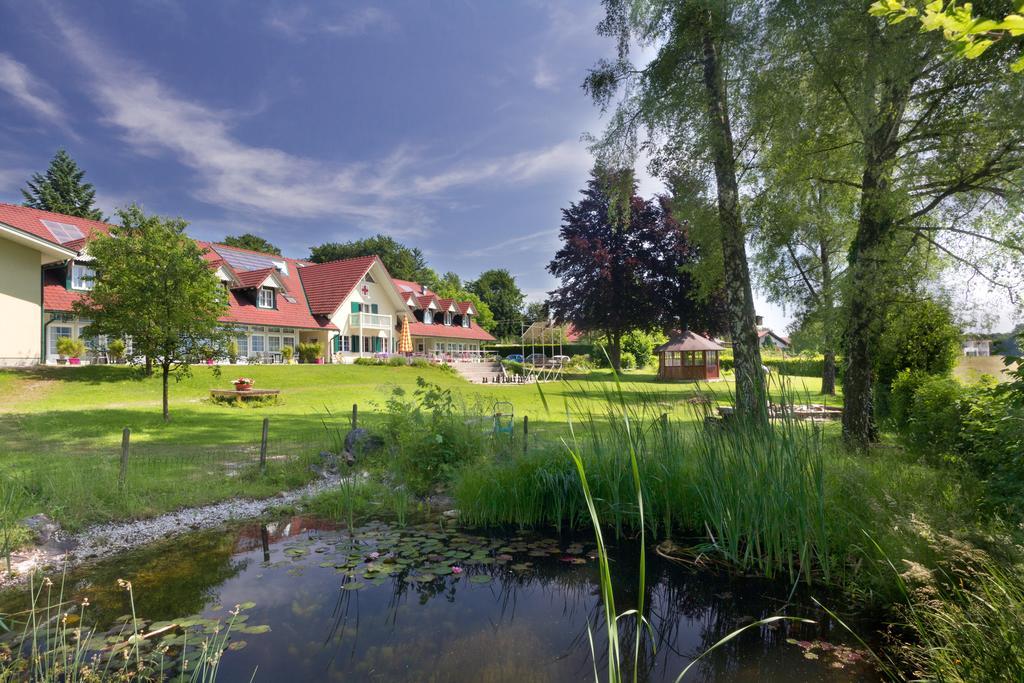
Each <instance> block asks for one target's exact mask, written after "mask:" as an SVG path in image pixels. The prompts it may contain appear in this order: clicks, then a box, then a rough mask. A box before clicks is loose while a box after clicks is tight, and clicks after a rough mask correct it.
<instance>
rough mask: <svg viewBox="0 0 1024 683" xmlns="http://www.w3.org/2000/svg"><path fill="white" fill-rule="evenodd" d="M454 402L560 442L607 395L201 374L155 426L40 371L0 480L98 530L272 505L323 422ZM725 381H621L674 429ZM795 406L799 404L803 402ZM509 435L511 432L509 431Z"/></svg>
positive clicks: (110, 386)
mask: <svg viewBox="0 0 1024 683" xmlns="http://www.w3.org/2000/svg"><path fill="white" fill-rule="evenodd" d="M238 375H245V376H248V377H252V378H253V379H254V380H255V382H256V386H257V387H258V388H274V389H280V390H281V391H282V399H281V401H280V403H279V404H278V405H268V406H263V407H259V408H251V407H249V408H235V407H231V406H225V405H221V404H217V403H212V402H210V401H209V398H208V397H209V390H210V389H213V388H230V380H231V379H233V378H234V377H236V376H238ZM419 377H423V378H424V379H426V380H428V381H430V382H434V383H437V384H440V385H442V386H444V387H446V388H449V389H451V390H452V392H453V393H455V394H456V395H458V396H460V397H461V398H462V399H463V400H465V401H466V402H467V403H468V404H476V403H478V402H479V403H480V404H481V405H483V406H485V407H484V411H483V412H485V413H487V414H489V413H490V406H491V405H492V404H493V403H494V402H495V401H509V402H511V403H512V404H513V406H514V411H515V415H516V418H517V422H518V423H519V424H521V422H519V421H520V420H521V418H522V416H524V415H525V416H529V417H530V426H531V429H530V432H531V438H533V439H540V440H544V439H547V438H558V437H560V436H561V435H562V434H563V433H564V430H565V425H564V422H565V408H564V407H565V404H566V401H567V400H569V401H572V402H574V403H575V404H576V405H577V407H583V408H584V409H585V408H586V407H588V406H593V407H594V408H595V410H596V411H601V410H602V409H601V401H600V398H601V397H602V396H603V395H604V392H606V391H609V390H613V389H614V388H615V386H616V385H615V382H614V378H613V376H612V375H611V373H610V372H607V371H604V372H595V373H591V374H589V375H586V376H582V377H575V378H572V379H571V380H568V381H562V382H554V383H547V384H545V385H544V386H543V391H544V396H545V398H546V399H547V402H548V406H549V408H550V412H549V411H546V410H545V408H544V405H543V401H542V398H541V394H540V392H539V391H538V390H537V388H536V387H535V386H522V385H471V384H469V383H467V382H465V381H464V380H462V379H461V378H460V377H458V376H457V375H454V374H452V373H450V372H446V371H443V370H441V369H438V368H394V367H369V366H353V365H347V366H305V365H294V366H252V367H224V368H223V369H222V373H221V375H220V376H219V377H218V376H216V375H215V374H214V372H213V371H212V370H211V369H210V368H207V367H197V368H195V371H194V373H193V376H192V377H191V378H187V379H184V380H182V381H181V382H173V381H172V385H171V421H170V422H169V423H166V424H165V423H164V422H163V420H162V419H161V417H160V382H159V379H158V378H157V377H150V378H143V377H141V376H140V374H139V372H138V371H137V370H134V369H131V368H126V367H80V368H68V367H47V368H37V369H32V370H7V371H0V444H3V450H2V451H0V473H2V474H3V475H4V477H5V478H6V477H19V478H20V480H21V481H22V482H24V483H25V485H26V486H27V487H28V489H29V490H30V491H31V492H32V494H33V495H32V498H33V500H32V504H31V510H32V511H35V510H45V511H47V512H49V513H51V514H54V515H56V516H57V517H58V518H60V519H61V520H62V521H63V522H64V523H65V524H67V525H69V526H72V527H78V526H81V525H84V524H88V523H95V522H99V521H105V520H107V519H118V518H129V517H137V516H147V515H154V514H160V513H162V512H166V511H168V510H173V509H175V508H178V507H182V506H187V505H197V504H203V503H208V502H212V501H216V500H220V499H224V498H229V497H232V496H238V495H252V496H268V495H272V494H274V493H276V492H277V491H279V490H282V489H285V488H290V487H294V486H298V485H301V484H302V483H304V482H305V481H308V480H309V479H310V478H311V477H312V474H311V472H310V469H309V465H310V464H311V463H312V462H313V461H314V460H315V458H316V456H317V453H318V452H319V450H321V449H322V448H323V447H324V441H323V439H324V429H323V424H322V420H323V419H325V418H327V419H332V418H329V417H328V416H329V415H333V416H334V417H333V419H335V420H347V419H348V416H349V415H350V414H351V410H352V405H353V404H358V405H359V414H360V421H361V423H363V424H365V425H369V426H371V427H372V426H373V424H374V423H375V422H377V421H378V420H379V419H380V414H381V412H382V411H383V410H384V404H385V402H386V400H387V398H388V397H389V396H390V394H391V392H392V391H393V389H395V388H396V387H401V388H402V389H404V390H405V391H407V392H411V391H414V390H415V388H416V382H417V378H419ZM791 381H792V388H793V390H794V391H795V393H796V394H798V395H801V396H805V397H806V398H807V400H811V401H820V400H822V397H821V396H818V395H817V394H815V393H813V392H816V391H817V388H818V380H817V379H815V378H792V380H791ZM732 389H733V385H732V383H731V382H730V381H722V382H715V383H710V384H702V385H695V384H686V383H661V382H656V381H655V378H654V375H653V373H652V372H635V373H629V374H627V375H626V376H624V377H623V379H622V391H623V392H624V393H625V394H626V395H627V396H628V397H630V398H631V399H635V400H640V399H641V397H644V398H645V400H652V399H653V400H654V401H656V402H657V403H658V405H659V406H660V407H661V408H662V409H663V410H664V412H666V413H670V414H672V415H673V416H674V417H675V418H676V419H679V420H692V419H694V414H693V412H692V411H691V410H690V406H689V404H688V403H687V399H689V398H692V397H693V396H695V395H696V394H697V393H698V392H705V393H710V394H712V395H714V397H715V398H716V399H718V400H722V401H729V400H730V399H729V394H730V392H731V391H732ZM801 400H803V399H801ZM829 400H830V401H831V402H832V403H835V402H836V401H837V399H836V398H835V397H830V398H829ZM264 417H269V418H270V448H269V457H270V468H269V472H268V474H267V475H265V476H259V475H258V474H257V472H256V471H255V463H256V461H257V460H258V452H259V440H260V431H261V423H262V420H263V418H264ZM125 427H129V428H130V429H131V430H132V436H131V442H132V448H131V458H130V461H129V462H130V466H129V469H128V481H127V485H126V486H125V487H124V490H122V491H118V489H117V476H118V467H119V458H120V450H121V449H120V444H121V433H122V429H123V428H125ZM517 429H518V424H517Z"/></svg>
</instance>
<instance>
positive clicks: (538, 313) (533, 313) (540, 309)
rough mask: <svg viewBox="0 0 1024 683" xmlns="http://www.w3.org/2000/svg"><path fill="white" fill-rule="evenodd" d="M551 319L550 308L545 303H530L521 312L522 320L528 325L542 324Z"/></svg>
mask: <svg viewBox="0 0 1024 683" xmlns="http://www.w3.org/2000/svg"><path fill="white" fill-rule="evenodd" d="M550 318H551V307H550V305H549V304H548V302H546V301H531V302H530V303H528V304H526V308H525V309H524V311H523V320H524V322H525V323H526V324H527V325H529V324H530V323H535V322H544V321H545V320H549V319H550Z"/></svg>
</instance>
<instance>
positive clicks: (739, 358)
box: [584, 0, 767, 425]
mask: <svg viewBox="0 0 1024 683" xmlns="http://www.w3.org/2000/svg"><path fill="white" fill-rule="evenodd" d="M604 4H605V8H606V10H607V14H606V17H605V19H604V20H603V21H602V22H601V24H600V25H599V26H598V30H599V32H600V33H602V34H605V35H610V36H614V37H616V38H617V40H618V58H617V59H616V60H615V61H609V60H602V61H601V62H599V63H598V65H597V67H596V68H595V69H594V70H593V71H592V72H591V74H590V75H589V76H588V78H587V80H586V82H585V84H584V87H585V88H586V89H587V91H588V92H589V93H590V94H591V96H592V97H593V98H594V100H595V102H597V103H598V104H599V105H600V106H601V107H602V109H604V108H607V107H608V105H609V104H610V102H611V99H612V97H613V96H614V95H615V93H616V92H618V91H619V90H620V89H621V90H623V91H625V93H626V95H625V97H624V99H623V100H622V101H621V102H620V103H619V104H618V106H617V109H616V111H615V113H614V115H613V117H612V120H611V122H610V124H609V126H608V129H607V131H606V133H605V137H604V139H603V140H602V141H600V142H599V143H598V145H596V149H597V150H598V151H599V153H602V154H606V155H607V154H608V153H609V152H611V153H613V154H618V155H621V154H622V153H623V152H622V150H625V154H627V155H628V156H629V161H630V162H631V161H632V158H633V156H634V155H635V148H636V141H637V138H638V136H639V135H640V132H639V131H640V130H646V131H648V139H647V141H646V149H647V150H648V151H651V152H653V153H654V155H655V157H656V163H655V167H656V169H657V168H659V167H660V168H661V170H663V171H666V174H671V172H672V171H678V170H680V169H682V168H683V167H684V166H688V165H698V166H702V167H707V168H708V169H709V171H710V174H711V175H713V177H714V188H715V201H716V204H717V209H718V238H719V244H720V248H721V264H722V271H723V276H724V277H723V283H724V288H725V301H726V305H727V307H728V315H729V323H730V332H731V334H732V340H733V353H734V355H735V361H734V367H735V372H736V409H737V412H738V414H740V415H741V416H746V417H749V418H752V419H754V420H756V421H757V422H759V423H760V424H763V425H766V424H767V393H766V388H765V378H764V374H763V372H762V365H761V352H760V347H759V345H758V338H757V330H756V328H755V323H754V297H753V292H752V290H751V285H750V272H749V267H748V264H747V255H746V234H745V232H744V229H743V221H742V218H741V210H740V209H741V206H740V191H739V180H738V172H737V163H738V158H739V155H740V154H741V152H742V147H741V148H740V149H739V150H738V149H737V147H736V145H735V144H734V135H733V117H734V116H736V115H737V114H738V113H739V111H740V110H739V109H738V108H737V106H736V103H735V102H734V101H732V100H731V99H730V97H731V93H730V89H733V88H739V89H740V90H742V86H741V85H738V84H742V83H743V82H744V78H745V77H747V74H748V73H753V72H754V71H755V69H753V68H750V67H749V65H746V64H744V60H743V56H744V49H745V47H746V46H747V45H751V44H756V42H757V41H752V40H749V36H747V35H746V34H744V31H743V29H744V27H746V26H756V25H757V23H756V17H744V16H742V11H743V10H745V9H747V6H746V5H744V3H738V2H737V3H732V2H710V1H709V0H683V1H679V0H647V1H639V0H605V3H604ZM634 41H638V42H639V43H641V44H643V45H647V46H657V53H656V55H655V57H654V58H653V59H652V60H651V62H650V63H649V64H648V65H647V66H646V67H644V68H642V69H637V68H635V67H634V66H633V65H632V64H631V63H630V61H629V50H630V45H631V44H632V43H633V42H634ZM733 94H735V90H734V91H733ZM619 165H622V162H621V161H620V162H619Z"/></svg>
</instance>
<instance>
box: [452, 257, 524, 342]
mask: <svg viewBox="0 0 1024 683" xmlns="http://www.w3.org/2000/svg"><path fill="white" fill-rule="evenodd" d="M466 289H467V290H468V291H469V292H470V293H472V294H475V295H476V296H478V297H479V298H480V302H481V303H483V304H486V305H487V307H488V308H489V309H490V310H491V313H492V314H493V315H494V320H495V323H494V334H495V336H497V337H518V336H519V335H520V334H521V333H522V331H521V329H520V321H521V320H522V315H523V313H522V308H523V298H524V295H523V292H522V291H521V290H520V289H519V286H518V285H516V279H515V277H514V276H513V275H512V273H510V272H508V271H507V270H505V269H504V268H500V269H495V270H486V271H484V272H482V273H480V277H478V278H477V279H476V280H473V281H472V282H468V283H466Z"/></svg>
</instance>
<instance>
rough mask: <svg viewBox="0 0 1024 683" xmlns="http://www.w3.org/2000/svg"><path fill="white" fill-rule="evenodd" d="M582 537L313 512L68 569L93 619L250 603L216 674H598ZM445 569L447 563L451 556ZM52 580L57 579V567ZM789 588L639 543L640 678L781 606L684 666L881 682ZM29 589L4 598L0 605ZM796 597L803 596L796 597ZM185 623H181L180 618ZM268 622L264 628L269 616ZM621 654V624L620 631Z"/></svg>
mask: <svg viewBox="0 0 1024 683" xmlns="http://www.w3.org/2000/svg"><path fill="white" fill-rule="evenodd" d="M593 551H594V545H593V542H592V539H591V537H587V536H576V537H562V538H559V537H546V536H542V535H538V534H534V533H518V534H517V533H511V534H509V533H486V532H480V531H473V530H463V529H457V528H451V527H448V526H440V525H437V524H423V525H414V526H408V527H403V528H398V527H394V526H390V525H388V524H385V523H371V524H367V525H365V526H361V527H359V528H357V529H355V530H354V531H353V533H352V534H349V532H348V531H347V530H345V529H342V528H338V527H337V526H335V525H333V524H330V523H325V522H322V521H319V520H316V519H310V518H303V517H295V518H291V519H286V520H282V521H280V522H278V523H275V524H266V525H260V524H243V525H239V526H236V527H232V528H230V529H227V530H219V531H216V532H201V533H200V532H197V533H193V534H188V535H184V536H180V537H178V538H177V539H175V540H173V541H166V542H163V543H160V544H156V545H153V546H149V547H147V548H145V549H143V550H139V551H135V552H132V553H127V554H125V555H122V556H119V557H117V558H114V559H111V560H107V561H104V562H101V563H98V564H96V565H94V566H92V567H90V568H89V569H88V570H87V571H85V572H82V573H79V574H74V575H71V576H69V577H68V579H67V580H66V582H65V584H66V587H67V588H66V591H67V592H68V593H70V594H72V595H73V596H74V597H75V598H76V599H78V600H80V599H81V598H84V597H88V598H89V601H90V605H89V607H88V609H89V610H90V612H89V614H90V615H91V617H90V619H89V621H90V623H92V622H98V623H97V625H98V626H99V627H100V629H101V630H103V629H106V628H108V627H109V626H110V625H111V624H114V623H115V622H116V621H117V619H118V618H119V617H121V616H122V615H125V614H128V613H130V603H129V602H128V597H127V593H126V592H125V591H124V590H123V589H121V588H119V587H118V585H117V579H118V578H124V579H127V580H130V581H131V582H132V583H133V586H134V595H135V609H136V612H137V614H138V615H139V616H140V617H145V618H146V619H148V620H151V621H152V622H157V621H163V622H175V621H178V622H179V623H180V621H181V620H182V619H183V618H185V617H188V616H190V615H195V616H201V617H206V618H224V617H225V614H226V613H227V611H228V610H230V609H231V608H233V607H234V606H235V605H237V604H244V603H250V602H251V603H255V605H254V606H252V607H251V608H249V609H247V610H245V612H244V618H245V619H246V621H245V623H244V624H241V626H242V627H243V628H244V629H245V630H246V631H248V632H242V631H239V632H234V633H233V634H232V640H233V642H234V643H235V646H234V647H233V648H232V650H231V651H229V652H228V653H227V655H226V656H225V657H224V660H223V663H222V665H221V670H220V676H219V678H218V680H219V681H222V682H223V681H228V682H234V681H249V680H250V679H251V678H252V677H253V673H254V671H255V680H256V681H282V680H292V681H306V680H311V681H312V680H316V681H355V680H358V681H516V682H520V683H523V682H532V681H537V682H541V681H593V680H594V656H593V655H592V652H591V645H590V639H589V637H588V624H589V625H590V628H591V631H592V633H593V642H594V645H593V648H594V651H595V652H596V658H597V660H598V663H597V670H598V673H599V676H600V678H601V679H602V680H604V679H606V669H605V661H606V660H605V657H604V654H605V646H606V642H607V641H606V638H605V637H604V635H603V634H604V626H603V622H602V613H603V610H602V607H601V600H600V590H599V587H598V567H597V563H596V562H595V561H594V558H593ZM637 551H638V548H637V547H636V546H635V545H631V544H627V545H624V546H623V547H620V548H618V549H616V550H615V551H614V562H613V565H612V572H613V574H614V576H615V583H616V585H615V595H616V601H617V602H619V603H620V604H618V605H617V606H616V607H617V609H616V611H617V612H622V611H624V610H627V609H630V608H631V607H633V606H635V604H636V598H637V590H638V587H637V585H636V580H635V577H636V576H637V571H638V564H637V560H638V552H637ZM453 568H454V569H453ZM55 580H59V579H55ZM788 593H789V587H787V586H781V585H779V584H778V583H770V582H764V581H760V580H756V579H751V578H744V577H736V576H729V575H724V574H716V573H709V572H707V571H701V572H695V571H692V570H689V569H686V568H683V567H681V566H679V565H677V564H675V563H671V562H668V561H666V560H663V559H661V558H659V557H657V556H656V555H654V553H653V552H652V553H649V554H648V580H647V589H646V598H645V599H646V604H647V609H646V610H645V611H646V613H647V619H648V621H649V622H650V624H651V628H652V632H653V634H652V636H651V637H649V638H647V639H646V643H645V645H646V646H645V648H644V651H643V652H642V653H641V657H640V674H641V675H640V678H641V680H644V681H674V680H675V679H676V677H677V676H678V675H679V673H680V671H682V669H683V668H684V667H685V666H686V665H687V664H688V663H689V662H690V661H692V660H693V659H694V658H695V657H696V656H698V655H699V654H700V653H702V652H704V651H705V650H707V649H708V648H709V647H711V646H712V645H713V644H715V643H716V642H718V641H719V640H720V639H721V638H723V637H724V636H726V635H728V634H729V633H731V632H732V631H734V630H736V629H738V628H740V627H741V626H744V625H745V624H749V623H750V622H751V621H754V620H757V619H761V618H763V617H767V616H770V615H773V614H777V613H779V612H780V611H784V613H785V614H788V615H796V616H803V617H807V618H810V619H813V620H814V621H815V622H816V623H814V624H806V623H797V622H789V621H786V622H774V623H772V624H768V625H763V626H757V627H754V628H751V629H748V630H747V631H746V632H744V633H743V634H742V635H740V636H739V637H737V638H736V639H734V640H732V641H730V642H729V643H727V644H725V645H723V646H722V647H720V648H718V649H716V650H714V651H713V652H711V653H710V654H709V655H708V656H707V657H705V658H704V659H702V660H701V661H700V662H699V663H698V665H697V666H695V667H694V669H692V670H691V671H690V673H689V674H688V676H687V678H686V679H685V680H694V681H701V680H703V681H715V680H718V681H726V680H728V681H766V680H771V681H874V680H878V678H877V676H876V674H874V673H873V672H872V670H871V668H870V667H869V666H868V663H867V661H866V653H864V652H862V651H859V650H856V649H854V648H853V647H848V646H846V645H844V644H849V643H850V642H851V641H852V638H851V637H850V636H849V635H848V634H847V633H845V631H844V630H843V629H842V627H841V626H840V625H839V624H837V623H835V622H833V621H831V620H830V619H829V618H828V615H827V614H825V613H823V612H822V611H821V610H818V609H812V608H810V607H808V606H807V605H808V603H810V601H809V599H807V598H806V596H803V597H801V596H800V595H799V593H798V595H797V597H796V598H794V601H792V602H789V603H788V604H787V603H786V601H787V598H788ZM26 600H27V598H26V591H24V590H22V591H20V592H13V593H12V592H8V593H7V594H4V595H0V613H4V612H7V613H11V612H13V611H16V610H19V609H24V607H25V606H26ZM801 603H803V604H801ZM188 623H191V622H188ZM266 627H269V630H268V629H267V628H266ZM623 637H624V641H623V650H624V651H628V652H629V653H630V657H629V658H630V659H632V626H631V624H630V625H626V626H625V627H624V628H623Z"/></svg>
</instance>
